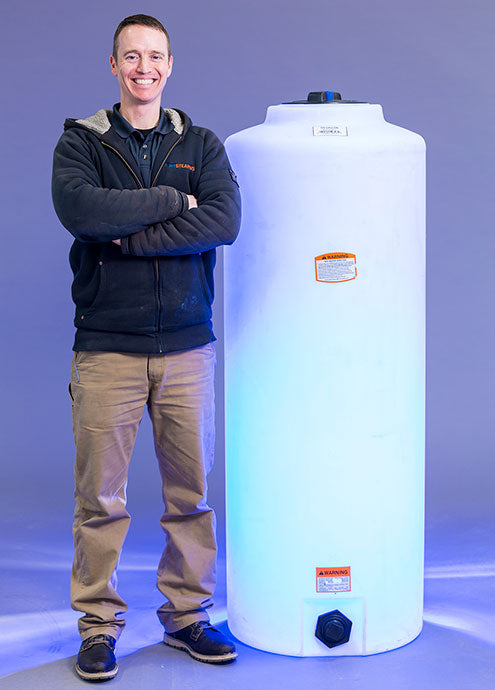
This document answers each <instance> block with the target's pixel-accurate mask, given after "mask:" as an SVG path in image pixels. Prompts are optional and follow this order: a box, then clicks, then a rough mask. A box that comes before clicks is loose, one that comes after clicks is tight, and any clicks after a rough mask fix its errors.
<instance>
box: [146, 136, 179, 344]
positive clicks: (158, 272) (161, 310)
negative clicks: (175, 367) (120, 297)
mask: <svg viewBox="0 0 495 690" xmlns="http://www.w3.org/2000/svg"><path fill="white" fill-rule="evenodd" d="M182 136H183V135H181V136H180V137H179V138H178V139H177V141H176V142H175V144H172V146H171V147H170V148H169V150H168V152H167V155H166V156H165V158H164V159H163V160H162V164H161V165H160V167H159V168H158V170H157V171H156V175H155V177H154V179H153V181H152V183H151V186H152V187H154V186H155V182H156V181H157V179H158V175H159V174H160V172H161V169H162V168H163V166H164V165H165V163H166V162H167V158H168V157H169V156H170V154H171V153H172V151H173V150H174V148H175V147H176V146H177V144H178V143H179V141H180V140H181V139H182ZM155 268H156V278H157V281H158V291H157V294H158V345H159V349H160V352H163V350H162V343H161V340H160V335H159V333H160V326H161V323H162V318H163V303H162V299H161V295H160V264H159V261H158V257H157V256H155Z"/></svg>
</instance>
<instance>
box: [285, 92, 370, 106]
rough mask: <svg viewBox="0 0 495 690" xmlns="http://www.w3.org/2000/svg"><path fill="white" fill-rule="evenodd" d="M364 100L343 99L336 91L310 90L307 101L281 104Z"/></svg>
mask: <svg viewBox="0 0 495 690" xmlns="http://www.w3.org/2000/svg"><path fill="white" fill-rule="evenodd" d="M363 102H364V101H343V100H342V96H341V95H340V93H339V92H338V91H310V92H309V93H308V100H307V101H288V102H287V103H283V104H282V105H292V104H293V103H363Z"/></svg>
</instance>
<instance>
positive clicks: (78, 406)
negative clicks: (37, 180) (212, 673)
mask: <svg viewBox="0 0 495 690" xmlns="http://www.w3.org/2000/svg"><path fill="white" fill-rule="evenodd" d="M172 63H173V58H172V56H171V54H170V40H169V36H168V33H167V31H166V30H165V29H164V27H163V26H162V25H161V23H160V22H159V21H158V20H156V19H154V18H153V17H149V16H147V15H141V14H139V15H133V16H132V17H127V18H126V19H124V20H123V21H122V22H121V23H120V24H119V26H118V27H117V30H116V32H115V36H114V49H113V54H112V56H111V57H110V65H111V70H112V73H113V74H114V75H115V76H116V77H117V79H118V82H119V86H120V103H119V104H117V105H115V106H114V108H113V110H99V111H98V112H97V113H96V115H93V116H92V117H89V118H88V119H86V120H73V119H69V120H67V121H66V122H65V131H64V134H63V135H62V136H61V138H60V140H59V142H58V144H57V147H56V149H55V154H54V168H53V201H54V205H55V209H56V212H57V214H58V217H59V219H60V221H61V222H62V224H63V225H64V226H65V227H66V228H67V229H68V230H69V231H70V232H71V233H72V235H74V237H75V241H74V243H73V245H72V248H71V251H70V263H71V267H72V270H73V272H74V282H73V287H72V294H73V298H74V301H75V304H76V315H75V325H76V329H77V330H76V336H75V344H74V348H73V349H74V351H75V352H74V357H73V363H72V370H71V382H70V389H69V390H70V394H71V398H72V401H73V427H74V438H75V443H76V451H77V452H76V464H75V480H76V488H75V498H76V508H75V516H74V548H75V555H74V565H73V571H72V581H71V603H72V607H73V608H74V609H76V610H78V611H81V612H83V613H84V615H83V616H82V617H81V618H80V619H79V631H80V633H81V637H82V644H81V649H80V651H79V655H78V661H77V665H76V671H77V673H78V675H79V676H80V677H81V678H83V679H85V680H91V681H95V680H96V681H99V680H107V679H109V678H113V677H114V676H115V675H116V673H117V663H116V660H115V655H114V648H115V642H116V640H117V639H118V637H119V635H120V633H121V631H122V628H123V626H124V621H123V619H122V617H121V615H122V613H124V612H125V611H126V608H127V607H126V604H125V602H124V600H123V599H122V598H121V597H120V596H119V594H118V593H117V591H116V583H117V579H116V572H115V571H116V567H117V563H118V559H119V555H120V551H121V548H122V544H123V541H124V538H125V535H126V533H127V528H128V523H129V515H128V513H127V511H126V508H125V504H126V484H127V475H128V466H129V461H130V457H131V454H132V449H133V445H134V441H135V438H136V433H137V429H138V425H139V422H140V419H141V417H142V414H143V411H144V407H145V406H147V408H148V412H149V414H150V417H151V421H152V426H153V435H154V442H155V449H156V455H157V459H158V464H159V468H160V473H161V477H162V483H163V499H164V504H165V511H164V513H163V517H162V519H161V524H162V527H163V529H164V532H165V535H166V545H165V549H164V551H163V555H162V558H161V560H160V564H159V567H158V588H159V589H160V591H161V592H162V593H163V594H164V596H165V598H166V601H165V603H164V604H163V606H161V607H160V609H159V610H158V617H159V619H160V621H161V623H162V624H163V626H164V628H165V636H164V642H165V643H166V644H168V645H171V646H172V647H178V648H179V649H183V650H185V651H187V652H188V653H189V654H190V655H191V656H192V657H193V658H195V659H198V660H200V661H207V662H226V661H231V660H233V659H234V658H235V657H236V656H237V654H236V651H235V647H234V645H233V644H232V643H231V641H230V640H228V639H227V638H225V636H223V635H222V634H221V633H220V632H219V631H217V630H215V628H213V627H211V625H210V624H209V616H208V613H207V608H208V607H210V606H211V605H212V602H211V596H212V594H213V589H214V584H215V559H216V540H215V515H214V512H213V510H212V509H211V508H210V507H209V506H208V505H207V503H206V476H207V474H208V472H209V470H210V469H211V465H212V461H213V453H214V392H213V391H214V389H213V376H214V367H215V351H214V347H213V345H212V342H213V341H214V340H215V338H214V335H213V332H212V327H211V303H212V300H213V268H214V265H215V247H217V246H220V245H223V244H231V243H232V242H233V241H234V240H235V238H236V235H237V232H238V229H239V222H240V199H239V190H238V187H237V183H236V179H235V175H234V173H233V172H232V170H230V165H229V161H228V159H227V156H226V154H225V151H224V148H223V146H222V144H221V143H220V141H219V140H218V139H217V137H216V136H215V135H214V134H213V133H212V132H211V131H210V130H208V129H205V128H202V127H196V126H193V125H192V123H191V121H190V119H189V117H188V116H187V115H186V114H185V113H183V112H181V111H180V110H164V109H162V108H161V105H160V101H161V94H162V91H163V89H164V87H165V84H166V82H167V79H168V77H169V76H170V73H171V71H172Z"/></svg>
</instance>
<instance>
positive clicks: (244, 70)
mask: <svg viewBox="0 0 495 690" xmlns="http://www.w3.org/2000/svg"><path fill="white" fill-rule="evenodd" d="M135 12H145V13H149V14H153V15H155V16H156V17H157V18H159V19H160V20H161V21H162V23H163V24H164V25H165V26H166V27H167V28H168V30H169V32H170V34H171V38H172V52H173V54H174V57H175V65H174V72H173V74H172V77H171V78H170V80H169V82H168V84H167V86H166V89H165V93H164V99H163V104H164V105H166V106H171V107H173V106H176V107H179V108H181V109H183V110H185V111H186V112H187V113H188V114H189V115H190V116H191V117H192V120H193V122H195V123H196V124H201V125H204V126H207V127H210V128H211V129H213V130H214V131H215V132H216V133H217V134H218V136H220V138H222V139H225V137H226V136H228V135H229V134H230V133H232V132H234V131H237V130H239V129H243V128H245V127H249V126H252V125H254V124H258V123H259V122H261V121H262V120H263V119H264V116H265V111H266V108H267V106H268V105H271V104H277V103H280V102H282V101H288V100H295V99H300V98H304V97H305V96H306V94H307V92H308V91H310V90H325V89H328V90H332V89H335V90H338V91H340V92H341V93H342V94H343V97H344V98H351V99H356V100H365V101H370V102H374V103H381V104H382V106H383V108H384V113H385V117H386V119H387V120H388V121H390V122H392V123H394V124H397V125H401V126H403V127H406V128H408V129H412V130H414V131H416V132H418V133H420V134H421V135H422V136H423V137H424V138H425V139H426V141H427V145H428V284H427V287H428V381H427V392H428V399H427V519H428V524H429V525H430V526H432V525H439V526H442V525H445V524H447V525H453V524H455V523H457V522H459V523H460V522H466V521H471V520H473V521H474V522H478V521H479V522H485V521H486V520H487V519H490V520H492V521H493V515H494V500H493V483H494V476H495V469H494V463H493V460H494V458H495V452H494V441H493V433H492V426H493V423H494V404H493V390H494V387H493V384H494V366H493V356H494V354H493V353H494V351H495V348H494V337H493V336H494V325H493V311H492V301H493V294H494V280H493V267H494V262H493V255H494V254H493V252H494V249H495V247H494V239H493V230H492V227H493V215H494V214H493V167H494V165H493V161H494V159H495V156H494V150H493V149H494V136H493V135H494V127H493V123H494V121H495V112H494V88H493V64H494V60H493V58H494V57H495V56H494V48H493V43H494V42H493V26H494V21H493V20H494V18H495V6H494V5H493V2H492V0H471V2H469V3H467V2H465V0H462V1H461V0H436V1H435V2H433V3H432V2H431V0H414V1H412V0H368V1H365V0H362V1H359V0H333V1H332V2H329V1H328V0H306V1H305V2H303V3H296V2H292V3H289V4H288V3H287V2H283V1H282V0H263V1H261V0H251V1H250V2H245V3H236V2H227V1H226V0H223V1H222V0H210V2H199V1H198V0H192V1H191V2H189V3H187V4H186V3H177V2H176V3H162V2H158V1H157V0H155V1H149V2H147V3H146V4H139V3H130V2H120V1H119V2H115V1H114V0H107V1H106V2H101V0H99V1H98V2H96V1H95V0H87V1H86V2H84V3H80V4H75V3H67V2H62V1H61V0H52V1H51V2H48V3H34V2H33V1H32V0H31V2H29V1H28V0H17V1H16V2H15V3H11V4H9V6H8V7H6V6H4V8H3V10H2V27H3V32H2V33H3V42H4V45H3V51H4V52H3V57H4V60H3V68H2V77H3V80H2V81H3V98H2V101H3V105H2V108H1V115H2V124H3V126H2V140H3V141H2V164H3V183H2V192H3V199H2V216H3V230H2V234H1V238H2V252H1V260H2V270H1V274H0V275H1V281H2V288H3V298H2V333H3V337H2V339H1V347H2V363H3V372H2V387H1V396H2V426H3V430H2V458H3V462H2V469H1V476H0V481H1V485H2V519H3V522H4V525H5V526H6V527H7V529H9V530H11V529H15V530H21V529H26V530H28V531H29V530H33V531H34V532H36V530H37V529H38V528H40V527H43V526H44V527H45V528H46V526H49V527H50V529H53V530H57V529H60V530H62V531H63V532H65V533H67V534H68V533H69V532H70V522H71V513H72V464H73V457H74V449H73V441H72V435H71V420H70V403H69V399H68V395H67V384H68V376H69V367H70V360H71V351H70V349H71V346H72V339H73V326H72V318H73V306H72V302H71V298H70V281H71V273H70V269H69V265H68V258H67V254H68V251H69V247H70V243H71V238H70V236H69V234H68V233H67V232H66V231H65V230H64V229H63V228H62V227H61V226H60V224H59V222H58V220H57V218H56V216H55V213H54V211H53V209H52V205H51V198H50V176H51V159H52V151H53V148H54V146H55V143H56V141H57V139H58V137H59V136H60V134H61V132H62V126H63V122H64V119H65V118H66V117H86V116H88V115H91V114H93V113H94V112H95V111H96V110H98V109H99V108H102V107H111V106H112V104H113V103H115V102H117V101H118V100H119V92H118V88H117V82H116V79H115V78H114V77H113V76H112V75H111V73H110V68H109V64H108V56H109V54H110V51H111V43H112V36H113V32H114V30H115V27H116V25H117V24H118V22H119V21H120V20H121V19H122V18H123V17H125V16H126V15H129V14H133V13H135ZM489 221H490V226H489ZM219 264H220V267H221V256H220V261H219ZM221 288H222V283H221V272H220V271H218V272H217V301H216V316H215V319H216V332H217V336H218V339H219V340H218V352H219V363H220V366H219V376H218V395H217V398H218V452H217V463H216V468H215V470H214V472H213V475H212V477H211V481H210V487H211V491H210V499H211V502H212V503H213V504H214V506H215V507H216V509H217V513H218V516H219V525H220V527H222V525H223V518H224V511H223V467H222V462H223V422H222V418H223V400H222V383H223V380H222V373H221V363H222V346H223V342H222V327H223V322H222V304H223V302H222V289H221ZM149 432H150V427H149V424H148V422H147V420H146V421H143V425H142V427H141V432H140V435H139V438H138V443H137V445H136V451H135V455H134V458H133V463H132V467H131V477H130V485H129V509H130V511H131V512H132V514H133V516H134V520H135V522H134V525H133V527H131V530H135V532H134V533H135V534H138V533H139V532H140V533H141V534H143V533H144V532H143V530H150V536H151V537H153V539H154V538H157V539H158V538H159V527H158V517H159V515H160V513H161V503H160V489H159V477H158V471H157V468H156V466H155V460H154V455H153V449H152V443H151V438H150V433H149ZM136 523H137V528H136ZM485 524H486V522H485ZM219 537H220V541H221V542H222V541H223V538H222V529H221V528H220V529H219Z"/></svg>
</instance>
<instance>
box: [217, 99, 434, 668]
mask: <svg viewBox="0 0 495 690" xmlns="http://www.w3.org/2000/svg"><path fill="white" fill-rule="evenodd" d="M226 147H227V152H228V155H229V158H230V161H231V164H232V167H233V169H234V170H235V172H236V174H237V177H238V181H239V185H240V189H241V194H242V205H243V220H242V226H241V232H240V234H239V238H238V239H237V241H236V242H235V244H234V245H233V246H232V247H228V248H226V250H225V345H226V352H225V359H226V372H225V378H226V400H225V408H226V467H227V469H226V471H227V479H226V481H227V486H226V489H227V599H228V620H229V625H230V628H231V630H232V632H233V633H234V635H235V636H236V637H237V638H239V639H240V640H241V641H243V642H245V643H247V644H249V645H252V646H254V647H257V648H259V649H263V650H266V651H271V652H277V653H281V654H289V655H296V656H318V655H321V656H327V655H356V654H357V655H365V654H373V653H376V652H382V651H386V650H389V649H393V648H396V647H399V646H401V645H404V644H406V643H407V642H409V641H411V640H412V639H414V638H415V637H416V636H417V635H418V634H419V632H420V631H421V627H422V610H423V531H424V508H423V506H424V359H425V358H424V335H425V334H424V323H425V314H424V296H425V295H424V271H425V145H424V141H423V139H422V138H421V137H420V136H419V135H417V134H414V133H412V132H409V131H407V130H405V129H402V128H400V127H396V126H394V125H391V124H389V123H387V122H385V120H384V119H383V113H382V108H381V106H379V105H372V104H357V103H323V104H307V103H304V104H285V105H278V106H272V107H269V108H268V112H267V117H266V120H265V122H264V124H262V125H259V126H256V127H252V128H250V129H247V130H244V131H242V132H239V133H237V134H234V135H232V136H230V137H229V138H228V139H227V142H226ZM334 610H338V611H340V612H341V613H342V614H344V616H345V617H346V618H347V619H349V621H351V623H352V628H351V632H350V637H349V640H348V641H347V642H345V643H342V644H339V645H338V646H334V647H332V646H327V644H326V643H324V642H322V641H320V639H317V638H316V637H315V628H316V626H317V622H318V617H319V616H320V615H322V614H325V613H328V612H333V611H334ZM338 625H340V624H338ZM337 627H338V626H337ZM330 632H332V631H330Z"/></svg>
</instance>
